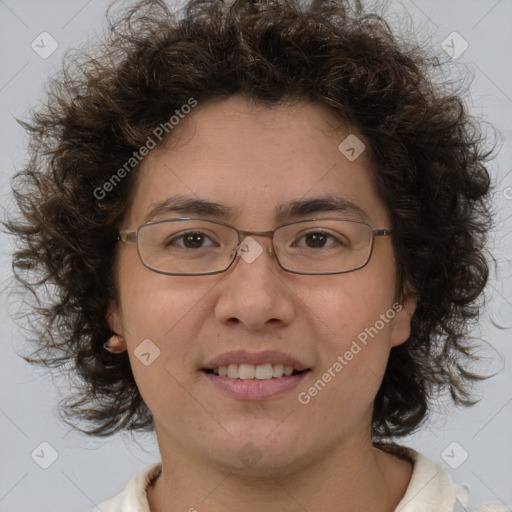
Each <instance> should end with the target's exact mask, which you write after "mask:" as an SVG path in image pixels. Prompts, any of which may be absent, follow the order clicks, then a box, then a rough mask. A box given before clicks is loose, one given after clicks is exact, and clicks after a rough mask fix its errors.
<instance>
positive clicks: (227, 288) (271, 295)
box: [215, 236, 296, 331]
mask: <svg viewBox="0 0 512 512" xmlns="http://www.w3.org/2000/svg"><path fill="white" fill-rule="evenodd" d="M285 274H288V273H287V272H285V271H284V270H283V269H281V268H280V266H279V264H278V262H277V260H276V258H275V256H274V254H273V252H272V250H271V242H270V240H269V239H266V238H263V237H257V236H250V237H247V238H245V239H244V241H243V242H242V243H241V244H240V247H239V249H238V254H237V257H236V259H235V261H234V262H233V264H232V265H231V267H230V268H229V269H228V270H227V271H226V272H225V273H224V276H223V279H222V280H221V282H220V283H219V285H218V287H217V290H218V293H219V295H218V300H217V303H216V306H215V315H216V318H217V319H218V320H219V321H220V322H222V323H224V324H226V325H237V324H239V325H244V326H245V327H246V328H247V329H250V330H254V331H261V330H264V329H266V328H268V327H269V326H275V327H284V326H286V325H289V324H290V323H291V322H292V321H293V319H294V317H295V314H296V302H295V301H296V296H295V294H294V292H293V290H292V288H291V287H290V285H289V284H287V283H286V275H285ZM290 275H291V274H290Z"/></svg>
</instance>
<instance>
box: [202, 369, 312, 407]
mask: <svg viewBox="0 0 512 512" xmlns="http://www.w3.org/2000/svg"><path fill="white" fill-rule="evenodd" d="M310 372H311V369H309V368H308V369H306V370H297V369H294V368H292V367H291V366H283V365H279V364H274V365H273V364H261V365H250V364H240V365H238V364H230V365H228V366H219V367H215V368H210V369H207V368H205V369H203V370H202V372H201V373H202V374H203V375H204V377H205V382H206V383H207V384H208V386H209V387H212V389H214V390H216V391H219V392H220V393H221V394H222V395H224V396H228V397H230V398H234V399H236V400H242V401H246V402H256V401H263V400H270V399H271V398H276V397H279V396H286V393H287V392H290V391H292V390H293V389H294V388H296V387H298V386H299V385H300V384H301V383H302V382H303V381H304V379H306V377H307V375H308V374H309V373H310Z"/></svg>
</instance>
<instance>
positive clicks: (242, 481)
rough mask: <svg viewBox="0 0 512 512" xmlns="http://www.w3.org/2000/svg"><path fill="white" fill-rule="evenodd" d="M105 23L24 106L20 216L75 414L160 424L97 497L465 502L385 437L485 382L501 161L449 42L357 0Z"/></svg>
mask: <svg viewBox="0 0 512 512" xmlns="http://www.w3.org/2000/svg"><path fill="white" fill-rule="evenodd" d="M108 19H109V20H110V25H109V34H108V36H107V37H106V39H105V41H104V46H103V47H97V48H96V50H98V51H96V52H95V53H94V52H92V51H91V53H90V54H87V53H84V54H82V55H81V56H78V57H77V56H76V55H74V56H73V58H70V59H69V60H68V63H67V66H66V67H65V68H64V71H63V72H62V73H61V74H60V75H59V76H57V77H56V78H54V79H53V80H52V82H51V88H50V91H49V97H48V101H47V104H46V106H44V107H41V108H40V109H39V110H38V111H36V112H34V114H33V117H32V119H31V121H30V122H27V123H25V128H26V129H27V131H28V133H29V134H30V136H31V144H30V155H31V159H30V161H29V163H28V164H27V167H26V168H25V169H24V170H23V171H22V172H20V173H19V174H18V175H17V176H16V178H15V182H14V184H13V187H14V194H15V197H16V200H17V203H18V208H19V216H18V217H17V218H13V219H11V220H10V221H9V222H8V224H7V226H8V229H9V230H10V232H11V233H12V234H14V235H15V236H16V237H17V240H18V247H17V250H16V253H15V254H14V260H13V264H14V270H15V273H16V276H17V278H18V280H19V282H20V284H21V286H24V287H26V288H28V289H30V290H32V292H33V293H34V296H35V297H36V298H41V297H44V300H40V302H39V304H38V305H37V308H36V309H35V310H34V314H35V315H36V317H37V318H38V319H39V323H38V324H36V325H35V327H34V328H35V329H36V340H35V342H36V349H37V350H36V352H35V353H34V354H32V355H31V356H30V357H28V356H27V360H29V361H31V362H33V363H40V364H46V365H50V366H56V367H60V368H63V369H66V370H67V371H69V372H71V373H72V374H73V375H74V376H75V378H77V379H80V385H79V386H78V387H77V389H75V390H74V392H73V393H72V394H70V396H69V398H68V399H67V400H66V401H65V402H64V403H63V404H62V408H63V411H64V412H65V414H66V415H67V418H68V421H69V422H70V423H71V424H73V425H74V426H75V427H76V428H77V429H79V430H81V431H82V432H85V433H87V434H89V435H95V436H109V435H112V434H114V433H117V432H120V431H123V430H125V431H141V430H149V431H153V430H154V431H155V432H156V435H157V439H158V445H159V450H160V454H161V459H162V460H161V462H160V463H157V464H154V465H152V466H150V467H148V468H146V469H145V470H144V471H142V472H141V473H139V474H137V475H135V476H134V477H133V478H132V479H131V480H130V481H129V482H128V484H127V486H126V488H125V489H124V490H123V491H122V492H121V493H120V494H117V495H116V496H114V497H113V498H111V499H109V500H107V501H105V502H104V503H101V504H100V505H98V509H100V510H102V511H103V512H128V511H137V512H143V511H145V512H148V511H151V512H175V511H178V510H188V511H189V512H192V511H208V512H217V511H221V510H222V511H224V512H229V511H232V510H244V512H252V511H260V510H262V509H264V510H266V511H270V512H272V511H279V512H283V511H285V512H292V511H299V510H301V511H304V510H307V511H310V512H313V511H319V510H328V511H334V510H336V511H337V512H344V511H351V512H352V511H355V510H372V511H375V512H389V511H393V510H395V511H401V512H419V511H426V510H428V511H436V512H439V511H441V510H443V511H445V510H446V511H448V510H450V511H457V510H459V511H460V510H470V509H469V507H470V498H469V493H468V489H467V488H466V487H465V486H462V485H457V484H455V483H454V482H453V481H452V480H451V478H450V476H449V475H448V473H447V471H446V470H445V469H444V468H442V467H441V466H440V465H438V464H437V463H435V462H433V461H431V460H430V459H428V458H427V457H426V456H424V455H422V454H420V453H419V452H417V451H415V450H413V449H411V448H407V447H406V446H402V445H400V444H397V443H396V442H395V441H393V440H394V439H396V438H400V437H403V436H405V435H407V434H410V433H411V432H414V431H415V430H417V429H418V428H420V426H421V425H422V424H423V422H424V421H425V419H426V418H427V417H428V413H429V411H430V409H431V404H432V397H433V396H434V393H435V392H436V391H443V390H444V391H448V392H449V393H450V394H451V396H452V397H453V400H454V402H455V404H457V405H470V404H471V403H473V402H472V397H471V393H470V391H469V388H470V385H471V384H473V383H474V382H475V381H477V380H479V379H482V378H483V376H482V375H479V374H478V373H477V372H476V371H473V370H472V369H471V368H472V367H471V366H470V365H471V364H472V363H473V362H474V358H473V356H472V353H471V350H470V349H471V346H472V342H471V339H470V337H469V333H470V330H469V329H470V326H471V325H473V322H474V321H475V320H476V319H477V317H478V312H479V310H480V307H481V300H480V299H481V296H482V292H483V290H484V288H485V284H486V281H487V277H488V266H487V261H486V258H485V256H484V251H485V243H486V232H487V230H488V228H489V226H490V224H491V222H492V218H491V214H490V209H489V188H490V176H489V173H488V171H487V168H486V165H485V164H486V161H487V160H488V159H489V158H490V154H491V153H490V152H489V151H486V150H485V149H484V147H483V143H482V138H481V137H479V135H478V123H477V121H476V120H475V119H474V118H473V117H472V116H471V115H470V114H469V113H468V111H467V107H466V106H465V104H464V101H463V99H462V97H461V95H460V94H458V92H457V90H456V89H453V90H450V89H449V87H448V86H447V85H446V84H437V83H436V82H435V80H434V79H433V78H432V76H433V75H432V72H433V71H435V70H436V69H437V68H438V67H439V66H441V65H442V63H441V62H440V60H439V58H437V57H435V56H429V54H428V53H427V50H426V49H424V48H423V49H420V48H418V47H417V46H414V45H412V44H411V45H410V46H406V45H403V44H399V43H398V41H397V39H396V37H395V36H393V34H392V31H391V29H390V28H389V26H388V25H387V23H386V21H385V20H384V19H383V17H381V16H378V15H377V14H375V13H371V12H368V11H367V10H366V9H365V8H364V6H363V5H362V4H361V3H360V2H348V1H346V2H345V1H342V0H335V1H330V2H327V1H323V0H314V1H313V2H312V3H310V4H307V5H306V4H299V3H298V2H296V1H295V0H275V1H268V2H267V1H265V2H264V1H262V0H234V1H233V2H230V3H228V2H224V1H222V0H190V1H189V2H188V3H187V4H186V5H185V6H184V8H183V11H182V16H179V17H178V16H176V13H174V12H172V11H171V9H170V8H169V7H168V6H167V5H166V4H165V2H163V1H159V0H153V1H148V0H146V1H140V2H137V4H135V5H133V6H131V7H125V8H124V10H123V11H121V12H120V13H119V14H118V15H115V16H114V15H112V16H111V15H110V14H109V18H108ZM431 75H432V76H431ZM34 307H36V306H34ZM479 510H480V511H484V510H485V511H503V510H505V507H502V506H500V505H488V506H486V507H482V508H480V509H479Z"/></svg>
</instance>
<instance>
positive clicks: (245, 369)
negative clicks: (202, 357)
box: [213, 363, 293, 380]
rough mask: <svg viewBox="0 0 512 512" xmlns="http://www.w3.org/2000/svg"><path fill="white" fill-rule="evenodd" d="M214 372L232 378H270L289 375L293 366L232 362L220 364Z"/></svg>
mask: <svg viewBox="0 0 512 512" xmlns="http://www.w3.org/2000/svg"><path fill="white" fill-rule="evenodd" d="M213 373H215V374H216V375H220V376H222V377H230V378H232V379H242V380H247V379H254V378H256V379H259V380H268V379H271V378H272V377H276V378H277V377H282V376H283V375H286V376H287V377H288V376H290V375H291V374H292V373H293V368H292V367H291V366H283V365H282V364H270V363H266V364H258V365H253V364H230V365H228V366H219V367H218V368H214V369H213Z"/></svg>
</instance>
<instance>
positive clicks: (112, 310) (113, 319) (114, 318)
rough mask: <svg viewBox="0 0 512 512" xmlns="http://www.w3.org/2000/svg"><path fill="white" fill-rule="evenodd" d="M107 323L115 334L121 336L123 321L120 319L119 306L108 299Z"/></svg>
mask: <svg viewBox="0 0 512 512" xmlns="http://www.w3.org/2000/svg"><path fill="white" fill-rule="evenodd" d="M107 323H108V325H109V327H110V329H111V330H112V332H114V333H115V334H117V335H118V336H121V337H123V334H124V329H123V323H122V321H121V313H120V312H119V307H118V306H117V305H116V304H115V302H114V301H113V300H111V301H110V303H109V305H108V310H107Z"/></svg>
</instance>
